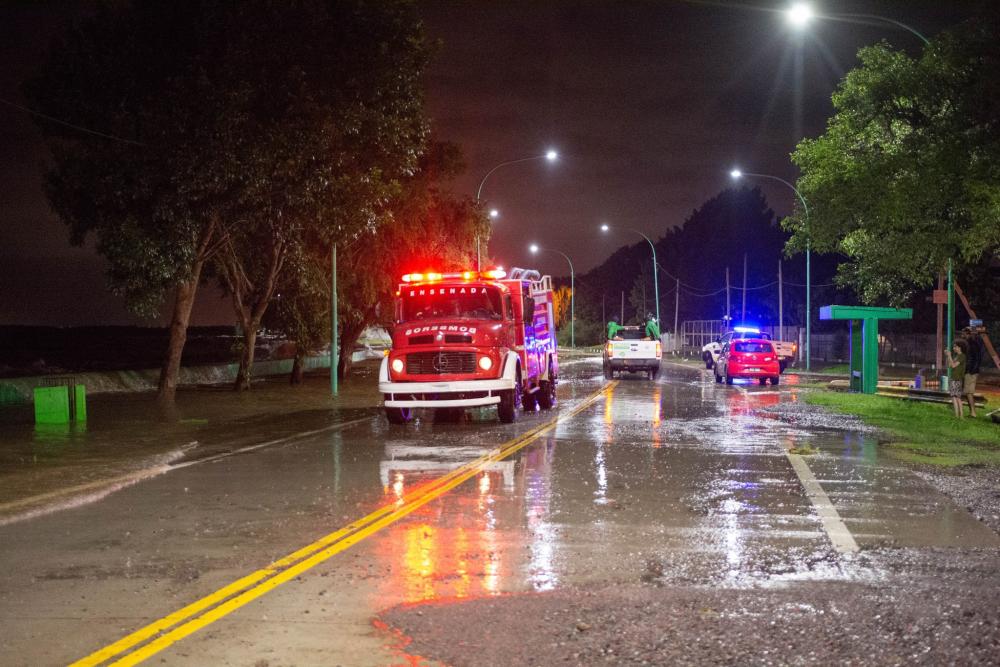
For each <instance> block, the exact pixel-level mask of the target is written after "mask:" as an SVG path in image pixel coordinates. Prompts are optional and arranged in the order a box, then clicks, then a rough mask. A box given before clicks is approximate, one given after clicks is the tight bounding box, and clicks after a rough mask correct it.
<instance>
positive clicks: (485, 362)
mask: <svg viewBox="0 0 1000 667" xmlns="http://www.w3.org/2000/svg"><path fill="white" fill-rule="evenodd" d="M479 367H480V368H482V369H483V370H484V371H488V370H490V369H491V368H493V360H492V359H490V358H489V357H479Z"/></svg>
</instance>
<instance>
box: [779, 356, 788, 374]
mask: <svg viewBox="0 0 1000 667" xmlns="http://www.w3.org/2000/svg"><path fill="white" fill-rule="evenodd" d="M786 368H788V362H787V361H785V360H784V359H782V360H781V361H779V362H778V370H779V371H781V372H782V373H784V372H785V369H786Z"/></svg>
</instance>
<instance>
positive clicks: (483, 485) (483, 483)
mask: <svg viewBox="0 0 1000 667" xmlns="http://www.w3.org/2000/svg"><path fill="white" fill-rule="evenodd" d="M489 492H490V474H489V473H487V472H484V473H483V474H482V476H480V478H479V495H481V496H482V495H486V494H487V493H489Z"/></svg>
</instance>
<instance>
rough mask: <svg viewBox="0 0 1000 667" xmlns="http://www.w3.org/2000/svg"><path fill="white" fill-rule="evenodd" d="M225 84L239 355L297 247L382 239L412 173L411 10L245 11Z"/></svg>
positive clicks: (419, 108)
mask: <svg viewBox="0 0 1000 667" xmlns="http://www.w3.org/2000/svg"><path fill="white" fill-rule="evenodd" d="M231 22H232V24H233V26H232V27H233V28H234V29H235V30H234V36H233V37H231V38H230V40H229V44H228V46H227V48H226V51H225V57H224V62H225V63H226V64H225V65H224V66H222V71H223V72H224V79H225V81H226V82H227V85H228V86H229V87H230V88H231V89H232V90H233V91H235V94H233V95H231V96H230V97H229V100H230V101H231V107H232V108H231V111H230V114H229V115H230V117H231V118H232V119H233V120H232V121H231V123H230V127H229V130H230V136H231V139H232V140H231V141H230V142H228V143H227V145H226V148H227V149H228V150H229V152H230V153H231V154H232V155H234V156H235V158H236V162H237V163H238V164H239V169H238V170H235V171H234V173H233V183H234V185H235V188H236V191H237V192H239V197H237V198H236V199H235V201H234V207H233V209H232V210H231V211H230V214H231V215H232V216H233V217H239V218H241V219H243V220H245V223H244V224H242V225H241V226H240V227H239V229H238V233H234V234H232V235H231V236H230V239H229V240H228V241H227V243H226V244H225V245H224V246H223V248H222V250H221V251H220V253H219V254H218V256H217V259H216V263H217V265H218V266H219V272H220V274H221V276H222V277H223V280H224V284H225V286H226V287H227V289H228V291H229V292H230V294H231V295H232V297H233V305H234V309H235V311H236V315H237V319H238V321H239V322H240V323H241V325H242V328H243V332H244V345H243V347H242V355H241V359H240V369H239V372H238V375H237V378H236V382H235V385H234V386H235V388H236V389H237V390H240V389H248V388H249V386H250V372H251V368H252V364H253V356H254V338H255V336H256V331H257V329H258V328H259V327H260V323H261V320H262V318H263V316H264V313H265V312H266V310H267V308H268V305H269V304H270V300H271V298H272V296H273V294H274V292H275V289H276V287H277V284H278V280H279V278H280V274H281V272H282V270H283V268H284V267H285V266H286V258H287V255H288V253H289V252H292V251H293V249H294V248H296V247H299V246H302V245H304V244H307V243H314V244H316V243H318V244H319V245H326V247H329V245H330V244H331V243H333V242H337V243H345V242H346V241H349V240H350V239H356V238H360V237H364V236H366V235H370V234H372V233H375V232H377V230H378V228H379V226H380V225H382V224H384V223H385V222H387V221H388V220H389V215H388V205H389V202H390V201H391V200H392V198H393V197H394V196H396V194H397V193H398V192H399V189H400V181H401V180H403V179H408V178H410V177H411V176H412V175H413V173H414V172H415V170H416V169H417V158H418V156H419V155H420V154H421V152H422V151H423V149H424V144H425V140H426V122H425V119H424V115H423V104H422V96H421V93H420V90H421V87H422V82H421V75H422V72H423V69H424V67H425V65H426V63H427V58H428V48H427V45H426V41H425V39H424V35H423V29H422V24H421V23H420V21H419V20H418V19H417V16H416V12H415V8H414V6H413V5H412V4H411V3H408V2H377V3H372V2H366V1H363V0H356V1H355V2H334V1H329V2H312V3H301V4H296V5H292V6H287V5H285V4H282V3H270V2H258V3H241V4H240V9H239V10H238V11H237V12H235V15H234V17H233V19H232V21H231Z"/></svg>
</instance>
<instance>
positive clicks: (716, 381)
mask: <svg viewBox="0 0 1000 667" xmlns="http://www.w3.org/2000/svg"><path fill="white" fill-rule="evenodd" d="M712 375H714V376H715V384H722V378H721V377H720V376H719V374H718V373H712Z"/></svg>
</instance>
